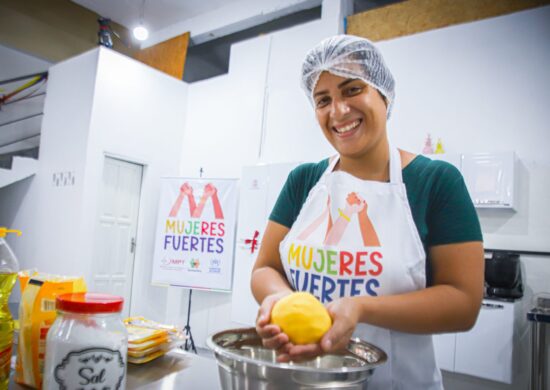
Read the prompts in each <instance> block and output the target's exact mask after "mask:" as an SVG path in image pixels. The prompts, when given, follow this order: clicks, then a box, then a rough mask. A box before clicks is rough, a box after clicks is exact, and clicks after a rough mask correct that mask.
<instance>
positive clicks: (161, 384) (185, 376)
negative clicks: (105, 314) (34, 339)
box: [8, 349, 221, 390]
mask: <svg viewBox="0 0 550 390" xmlns="http://www.w3.org/2000/svg"><path fill="white" fill-rule="evenodd" d="M126 388H127V389H139V390H156V389H162V390H171V389H201V390H219V389H221V384H220V377H219V374H218V365H217V363H216V360H215V359H214V358H213V357H206V356H199V355H195V354H194V353H190V352H186V351H183V350H181V349H174V350H172V351H170V352H168V353H167V354H166V355H164V356H162V357H160V358H158V359H155V360H153V361H152V362H149V363H145V364H142V365H134V364H128V372H127V378H126ZM8 389H10V390H25V389H28V388H27V387H24V386H21V385H18V384H16V383H13V380H11V381H10V385H9V387H8Z"/></svg>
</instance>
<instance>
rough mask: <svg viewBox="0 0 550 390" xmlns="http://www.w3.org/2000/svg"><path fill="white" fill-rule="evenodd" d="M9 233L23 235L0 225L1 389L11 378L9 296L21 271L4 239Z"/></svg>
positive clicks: (5, 386)
mask: <svg viewBox="0 0 550 390" xmlns="http://www.w3.org/2000/svg"><path fill="white" fill-rule="evenodd" d="M8 233H16V234H17V235H18V236H20V235H21V232H20V231H19V230H9V229H6V228H4V227H0V389H7V388H8V382H9V379H10V369H11V355H12V348H13V329H14V322H13V318H12V316H11V313H10V310H9V308H8V298H9V296H10V293H11V290H12V288H13V285H14V284H15V280H16V279H17V272H18V271H19V263H18V262H17V258H16V257H15V254H14V253H13V251H12V250H11V249H10V247H9V245H8V243H7V242H6V241H5V240H4V237H6V235H7V234H8Z"/></svg>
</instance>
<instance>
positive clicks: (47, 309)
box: [15, 272, 86, 389]
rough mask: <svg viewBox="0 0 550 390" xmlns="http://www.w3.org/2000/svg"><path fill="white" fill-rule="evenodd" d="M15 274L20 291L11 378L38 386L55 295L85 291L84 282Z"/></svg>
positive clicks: (76, 278) (39, 275)
mask: <svg viewBox="0 0 550 390" xmlns="http://www.w3.org/2000/svg"><path fill="white" fill-rule="evenodd" d="M19 276H20V285H21V289H22V294H21V303H20V304H19V327H20V330H19V342H18V345H17V360H16V365H15V381H16V382H17V383H19V384H23V385H26V386H30V387H33V388H35V389H41V388H42V373H43V371H44V355H45V353H46V336H47V334H48V330H49V329H50V327H51V325H52V324H53V322H54V320H55V317H56V314H57V313H56V311H55V298H56V297H57V295H60V294H65V293H76V292H86V283H85V282H84V279H83V278H82V277H67V276H60V275H49V274H40V273H34V274H31V273H28V272H27V273H25V272H22V273H21V274H20V275H19Z"/></svg>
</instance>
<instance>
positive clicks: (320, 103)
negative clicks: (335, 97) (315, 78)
mask: <svg viewBox="0 0 550 390" xmlns="http://www.w3.org/2000/svg"><path fill="white" fill-rule="evenodd" d="M328 103H329V98H328V97H326V96H325V97H322V98H320V99H317V101H316V102H315V107H317V108H321V107H324V106H326V105H327V104H328Z"/></svg>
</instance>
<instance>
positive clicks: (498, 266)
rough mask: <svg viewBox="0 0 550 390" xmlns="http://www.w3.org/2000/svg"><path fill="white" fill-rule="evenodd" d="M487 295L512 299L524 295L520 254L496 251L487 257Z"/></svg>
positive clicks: (487, 296) (488, 296)
mask: <svg viewBox="0 0 550 390" xmlns="http://www.w3.org/2000/svg"><path fill="white" fill-rule="evenodd" d="M485 297H486V298H494V299H504V300H512V301H513V300H515V299H519V298H521V297H523V281H522V275H521V262H520V259H519V254H517V253H513V252H504V251H495V252H493V255H492V256H491V257H490V258H486V259H485Z"/></svg>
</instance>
